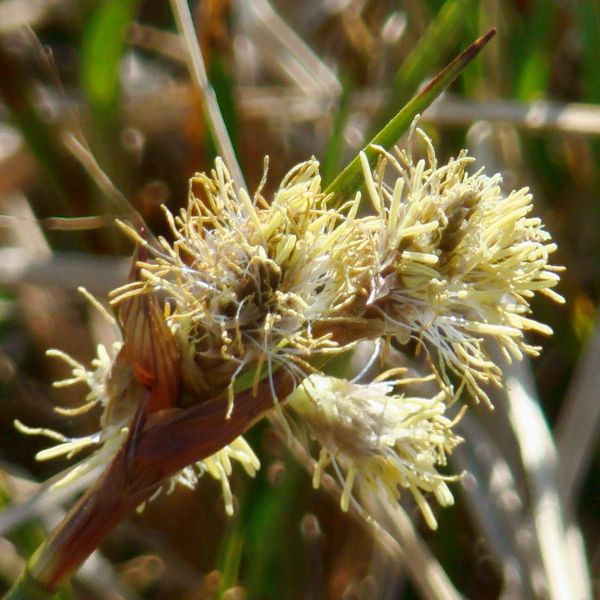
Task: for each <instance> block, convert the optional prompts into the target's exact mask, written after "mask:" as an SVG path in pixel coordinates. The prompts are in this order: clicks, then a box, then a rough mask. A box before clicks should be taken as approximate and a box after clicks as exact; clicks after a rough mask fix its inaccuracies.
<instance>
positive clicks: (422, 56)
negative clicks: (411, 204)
mask: <svg viewBox="0 0 600 600" xmlns="http://www.w3.org/2000/svg"><path fill="white" fill-rule="evenodd" d="M477 1H478V0H447V1H446V2H445V3H444V5H443V6H442V8H441V10H440V11H439V12H438V14H437V15H436V17H435V19H434V20H433V21H432V22H431V23H430V24H429V26H428V27H427V30H426V31H425V33H424V34H423V35H422V36H421V38H420V39H419V41H418V42H417V43H416V44H415V46H414V48H413V49H412V50H411V51H410V54H409V55H408V56H407V57H406V59H405V60H404V62H403V63H402V64H401V65H400V68H399V69H398V70H397V71H396V73H395V75H394V79H393V81H392V85H391V89H390V91H389V96H388V101H387V102H386V103H385V104H384V105H383V106H382V108H381V109H380V110H379V112H378V114H377V116H376V117H375V118H374V119H373V128H374V129H373V130H372V133H373V134H374V133H375V132H376V131H378V130H379V129H381V128H382V127H383V126H384V125H385V124H386V123H387V122H388V121H389V120H390V119H391V118H392V117H393V116H394V113H395V112H396V107H397V106H400V105H403V104H405V103H406V102H408V100H410V98H411V96H412V95H413V94H414V93H415V92H416V91H417V89H418V87H419V84H420V83H421V82H422V81H423V80H424V79H425V78H426V77H427V75H428V74H429V73H430V72H431V69H432V68H434V66H435V64H436V62H437V61H438V60H439V58H440V56H441V55H442V54H443V53H445V52H448V51H449V50H451V49H452V47H453V46H454V44H456V43H457V42H458V38H459V36H460V34H461V33H462V32H463V31H464V28H465V22H466V18H465V16H466V15H468V14H469V13H470V12H471V11H473V10H474V8H475V6H476V5H477Z"/></svg>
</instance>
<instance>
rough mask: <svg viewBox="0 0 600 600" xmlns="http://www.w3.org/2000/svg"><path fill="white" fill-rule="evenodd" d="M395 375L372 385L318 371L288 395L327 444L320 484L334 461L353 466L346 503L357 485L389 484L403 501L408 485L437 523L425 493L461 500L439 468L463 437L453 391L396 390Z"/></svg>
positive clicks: (365, 488) (442, 500)
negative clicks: (453, 410)
mask: <svg viewBox="0 0 600 600" xmlns="http://www.w3.org/2000/svg"><path fill="white" fill-rule="evenodd" d="M393 384H394V382H379V383H371V384H367V385H361V384H355V383H350V382H349V381H346V380H344V379H336V378H334V377H324V376H321V375H312V376H311V377H309V378H307V379H306V380H305V381H304V383H303V384H302V386H300V387H298V388H297V389H296V390H295V391H294V393H293V394H292V395H291V396H290V398H289V400H288V402H289V404H290V406H291V407H292V408H293V409H294V411H295V412H297V413H298V414H299V415H300V416H301V417H302V419H303V421H304V422H305V423H306V424H307V425H308V427H309V429H310V431H311V433H312V434H313V435H314V437H315V438H316V439H317V440H318V441H319V442H320V444H321V446H322V449H321V454H320V457H319V462H318V464H317V468H316V470H315V474H314V479H313V483H314V485H315V487H317V486H318V485H319V481H320V477H321V472H322V471H323V469H324V468H325V467H326V466H328V465H329V464H330V463H333V464H334V466H335V467H336V469H340V468H341V469H342V470H343V471H344V472H345V480H344V491H343V494H342V498H341V504H342V509H343V510H347V509H348V504H349V500H350V498H351V497H352V490H353V488H354V485H355V484H357V485H358V487H359V489H360V491H361V492H363V493H368V492H371V493H378V492H379V491H381V490H384V491H385V493H386V495H387V496H388V498H389V499H390V500H391V501H392V502H395V501H396V500H397V499H398V498H399V496H400V492H401V490H402V489H407V490H409V491H410V492H411V493H412V495H413V496H414V498H415V500H416V502H417V504H418V506H419V508H420V509H421V512H422V513H423V516H424V517H425V519H426V521H427V524H428V525H429V526H430V527H432V528H433V529H435V528H436V527H437V522H436V520H435V517H434V515H433V512H432V510H431V508H430V506H429V504H428V503H427V500H426V499H425V496H424V495H423V492H431V493H433V495H434V496H435V498H436V500H437V501H438V503H439V504H440V505H441V506H448V505H450V504H452V503H453V498H452V494H451V493H450V490H449V488H448V485H447V481H449V480H454V479H456V478H455V477H447V476H444V475H441V474H440V473H439V472H438V468H439V467H443V466H445V465H446V455H447V454H448V453H450V452H451V451H452V449H453V448H454V447H455V446H456V445H457V444H459V443H460V442H461V441H462V440H461V438H459V437H458V436H457V435H455V434H454V433H453V432H452V429H451V428H452V425H453V423H454V421H452V420H451V419H449V418H448V417H446V416H445V412H446V404H445V403H444V398H445V394H444V393H439V394H437V395H436V396H434V397H433V398H421V397H414V396H405V395H398V394H394V393H393V389H394V385H393Z"/></svg>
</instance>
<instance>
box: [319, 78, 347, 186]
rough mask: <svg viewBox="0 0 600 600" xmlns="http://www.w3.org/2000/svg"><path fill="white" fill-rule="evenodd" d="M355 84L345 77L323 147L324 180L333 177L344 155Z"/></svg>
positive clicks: (322, 171)
mask: <svg viewBox="0 0 600 600" xmlns="http://www.w3.org/2000/svg"><path fill="white" fill-rule="evenodd" d="M353 89H354V85H353V83H352V81H351V77H350V76H349V75H348V76H347V77H345V78H343V83H342V95H341V97H340V101H339V104H338V107H337V111H336V114H335V118H334V121H333V125H332V128H331V134H330V135H329V139H328V140H327V143H326V144H325V148H324V149H323V158H322V160H321V177H322V178H323V181H324V182H329V181H331V180H332V179H333V175H334V173H335V172H336V170H337V169H338V167H339V165H340V156H341V155H342V146H343V141H344V127H345V125H346V123H347V121H348V113H349V109H350V97H351V96H352V90H353Z"/></svg>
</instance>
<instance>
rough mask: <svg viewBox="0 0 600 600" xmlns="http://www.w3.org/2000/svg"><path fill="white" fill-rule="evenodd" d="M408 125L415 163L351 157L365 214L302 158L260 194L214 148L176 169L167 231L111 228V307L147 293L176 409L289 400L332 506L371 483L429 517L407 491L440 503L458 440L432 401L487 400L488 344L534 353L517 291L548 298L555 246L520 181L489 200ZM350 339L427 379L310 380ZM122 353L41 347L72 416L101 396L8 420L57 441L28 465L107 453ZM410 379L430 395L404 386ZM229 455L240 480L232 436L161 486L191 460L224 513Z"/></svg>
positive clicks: (531, 326)
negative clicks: (74, 396) (286, 388)
mask: <svg viewBox="0 0 600 600" xmlns="http://www.w3.org/2000/svg"><path fill="white" fill-rule="evenodd" d="M416 133H417V135H418V136H419V138H420V139H421V140H422V141H423V142H424V146H425V158H422V159H419V160H415V159H414V158H413V156H412V153H411V152H410V151H407V150H400V149H396V150H395V152H394V153H390V152H387V151H386V150H384V149H383V148H377V147H376V148H374V150H375V151H376V152H377V153H378V160H377V163H376V165H375V167H374V168H373V169H371V168H370V166H369V163H368V161H367V158H366V156H365V155H364V154H361V157H360V158H361V164H362V175H363V183H364V189H365V190H366V197H367V199H368V201H369V202H370V204H371V208H372V210H371V211H370V212H369V214H367V215H366V216H363V215H364V213H365V212H366V211H364V210H363V209H364V206H363V203H362V202H361V194H360V193H357V194H356V196H355V197H353V198H351V199H346V200H345V202H344V203H340V202H339V200H338V199H337V198H335V197H334V196H333V195H332V194H326V193H324V192H323V191H322V189H321V178H320V175H319V165H318V163H317V161H315V160H314V159H312V160H309V161H307V162H305V163H302V164H300V165H298V166H296V167H295V168H293V169H292V170H291V171H290V172H289V173H288V174H287V175H286V176H285V177H284V179H283V181H282V183H281V185H280V186H279V189H278V190H277V191H276V192H275V194H274V195H273V198H272V200H270V201H269V200H267V199H266V198H265V197H264V196H263V193H262V189H263V187H264V183H265V180H264V179H263V182H261V185H260V186H259V189H258V190H257V192H256V193H255V194H254V195H253V196H252V197H250V195H249V194H248V193H247V192H246V190H244V189H237V188H236V186H235V185H234V183H233V181H232V179H231V177H230V176H229V173H228V171H227V169H226V167H225V165H224V164H223V161H222V160H221V159H220V158H218V159H217V160H216V163H215V167H214V169H213V170H212V171H211V173H210V174H200V175H196V176H195V177H193V178H192V180H191V182H190V198H189V203H188V205H187V207H186V208H185V209H184V210H182V211H181V212H180V213H179V214H177V215H173V214H171V213H170V212H169V211H168V210H167V209H165V214H166V218H167V221H168V223H169V224H170V228H171V232H172V237H173V241H167V240H166V239H161V240H160V247H158V248H156V247H150V246H149V245H148V243H147V242H146V241H145V240H144V239H142V237H141V236H140V235H139V234H138V233H136V232H134V231H133V230H132V229H131V228H128V227H126V229H127V231H128V232H129V234H130V235H131V236H132V237H133V238H134V240H135V241H136V242H137V243H138V244H139V245H140V246H144V247H145V248H146V249H147V256H146V257H145V258H144V259H143V260H139V261H138V262H137V265H136V269H135V272H136V277H135V280H134V281H131V282H130V283H129V284H127V285H126V286H123V287H122V288H119V289H117V290H115V292H113V294H112V303H113V305H115V306H116V307H122V306H124V305H125V304H126V303H127V302H131V301H132V300H136V299H140V298H153V299H156V300H157V302H158V303H159V305H160V319H162V321H164V324H166V329H165V331H168V335H170V336H172V338H173V340H174V342H173V343H174V345H175V346H174V347H176V349H177V352H176V353H173V352H171V354H170V355H171V356H173V357H175V358H173V360H175V361H176V370H177V378H178V380H179V385H178V387H177V393H176V398H175V405H176V406H190V405H193V404H195V403H200V402H203V401H205V400H208V399H211V398H215V397H217V396H219V395H220V394H224V396H223V397H224V402H227V403H228V416H227V418H230V417H231V416H232V415H234V414H235V410H236V405H235V397H236V394H237V393H238V392H240V391H242V390H248V389H253V390H255V391H256V390H257V387H258V382H259V381H261V380H263V379H268V380H269V381H270V382H271V386H270V387H271V394H272V396H273V405H274V406H275V407H276V408H277V410H279V411H282V412H283V411H287V410H288V406H289V407H290V408H291V409H292V410H293V414H294V415H295V420H296V421H300V422H301V423H303V424H304V425H305V426H306V427H307V429H308V430H309V432H310V434H311V436H312V437H313V438H314V439H315V440H316V441H317V442H318V444H319V445H320V447H321V451H320V456H319V459H318V462H317V467H316V471H315V474H314V483H315V485H318V484H319V482H320V477H321V473H322V472H323V470H324V469H326V468H329V467H331V468H332V469H333V470H334V474H337V476H338V478H339V479H340V483H341V484H342V486H343V494H342V499H341V504H342V508H343V509H347V508H348V506H349V502H350V501H351V500H353V501H354V499H355V498H356V500H360V498H361V497H362V496H363V495H364V494H369V493H379V491H381V490H383V491H384V492H385V496H386V497H387V498H389V499H390V500H391V501H396V500H397V499H398V498H399V496H400V492H401V490H404V489H406V490H409V491H410V493H411V494H412V496H413V497H414V499H415V501H416V503H417V504H418V506H419V508H420V509H421V512H422V514H423V515H424V517H425V519H426V521H427V523H428V524H429V525H430V526H431V527H433V528H434V527H436V520H435V517H434V515H433V512H432V510H431V508H430V506H429V504H428V501H427V498H426V496H425V494H426V493H431V494H432V495H433V497H435V499H436V500H437V502H438V503H439V504H440V505H442V506H446V505H449V504H451V503H452V501H453V499H452V494H451V492H450V489H449V487H448V485H447V484H448V482H450V481H452V480H454V479H455V478H456V477H452V476H448V475H443V474H441V473H440V468H444V467H445V465H446V457H447V455H448V454H450V453H451V452H452V449H453V448H454V447H456V445H457V444H459V443H460V442H461V441H462V440H461V438H460V437H458V436H457V435H456V434H455V433H453V431H452V427H453V425H454V424H455V423H456V421H457V420H458V418H459V417H460V414H461V411H458V414H459V416H458V417H454V418H450V417H448V416H447V410H448V408H449V406H450V405H452V404H453V403H454V402H455V401H456V398H457V397H458V396H459V395H460V393H461V392H462V391H463V390H466V391H467V392H468V393H469V394H470V396H471V397H472V398H474V399H475V400H476V401H477V400H484V401H485V402H488V403H489V398H488V394H487V393H486V390H485V388H486V386H488V385H489V384H493V385H502V371H501V369H500V368H499V366H498V365H497V364H496V363H495V362H494V360H493V359H492V358H491V357H490V354H489V353H488V350H487V346H488V344H489V342H490V340H494V341H495V343H496V344H497V345H499V347H500V349H501V350H502V352H503V353H504V355H505V356H506V358H507V359H509V360H510V359H512V358H516V359H520V358H522V356H523V354H530V355H536V354H537V353H538V352H539V348H538V347H536V346H532V345H530V344H529V343H528V342H527V341H526V340H525V337H524V333H525V332H526V331H527V330H531V331H534V332H537V333H542V334H549V333H551V330H550V329H549V328H548V327H547V326H546V325H543V324H541V323H538V322H536V321H534V320H533V319H532V318H531V317H530V311H531V309H530V304H529V303H530V301H531V299H532V297H533V296H534V294H535V293H536V292H540V293H542V294H545V295H546V296H549V297H550V298H551V299H553V300H555V301H559V302H562V301H563V300H562V298H561V296H559V295H558V294H557V293H556V292H555V291H554V290H553V288H554V287H555V286H556V284H557V283H558V274H557V272H558V271H559V270H560V269H559V268H558V267H555V266H552V265H550V264H549V255H550V254H551V253H552V252H554V250H555V249H556V246H555V244H553V243H552V242H551V240H550V235H549V234H548V233H547V232H546V231H545V229H544V228H543V225H542V223H541V221H540V219H538V218H535V217H531V216H529V213H530V211H531V209H532V197H531V194H530V193H529V192H528V190H527V189H521V190H518V191H514V192H511V193H510V194H508V195H505V194H504V193H503V192H502V190H501V187H500V183H501V180H500V176H499V175H495V176H493V177H488V176H487V175H485V174H484V172H483V170H482V169H480V170H478V171H475V172H473V173H469V172H468V171H467V168H468V167H469V166H470V165H471V163H472V162H473V159H472V158H470V157H468V156H467V153H466V152H461V153H460V154H459V156H458V157H457V158H454V159H451V160H450V161H449V162H448V163H447V164H445V165H441V166H440V165H439V164H438V162H437V159H436V156H435V153H434V150H433V147H432V145H431V142H430V140H429V139H428V138H427V136H426V135H425V134H424V133H423V132H421V131H420V130H418V129H417V130H416ZM265 177H266V175H265ZM115 325H116V321H115ZM121 329H122V331H126V330H127V328H126V327H122V328H121ZM365 340H367V341H371V342H372V346H373V348H375V350H374V351H377V352H379V351H380V350H381V349H382V348H385V347H386V345H389V344H392V345H394V346H395V347H396V348H398V347H404V348H405V349H409V348H410V349H411V351H413V352H415V351H416V352H420V353H421V355H422V357H423V361H422V363H423V364H422V368H423V369H426V370H428V371H429V373H424V374H423V377H422V378H420V379H415V378H412V379H411V378H408V377H405V376H404V374H403V372H402V371H399V370H396V371H395V372H394V373H393V375H391V376H388V377H385V378H383V379H375V380H373V381H371V382H370V383H364V384H363V383H360V384H359V383H354V382H352V381H348V380H345V379H339V378H335V377H331V376H329V375H327V360H328V359H329V358H330V357H331V356H333V355H338V354H343V353H347V352H350V351H352V350H353V348H354V347H355V346H356V345H357V344H358V343H359V342H364V341H365ZM382 341H383V342H385V343H383V344H382V343H380V342H382ZM125 342H126V340H125ZM122 352H123V344H122V343H121V342H117V343H115V345H114V346H113V347H112V348H111V349H108V350H107V349H106V348H104V347H103V346H100V347H99V349H98V357H97V359H96V360H95V361H93V363H92V366H91V369H89V370H88V369H86V368H85V367H84V366H83V365H80V364H79V363H77V362H75V361H74V360H73V359H71V358H70V357H68V356H66V355H64V354H62V353H57V352H55V351H54V352H53V354H55V355H58V356H60V357H62V358H63V359H64V360H66V361H67V363H68V364H69V365H70V367H71V368H72V373H73V375H72V377H71V378H70V379H69V380H66V381H64V382H60V383H59V384H58V385H67V384H74V383H84V384H85V385H87V387H88V388H89V394H88V397H87V400H86V404H85V405H84V406H83V407H82V408H81V410H80V412H83V411H85V410H88V409H89V408H91V407H92V406H95V405H97V404H99V405H101V406H102V407H103V409H104V417H103V419H102V421H101V429H100V431H99V432H98V433H97V434H95V435H93V436H88V437H85V438H80V439H79V438H78V439H67V438H66V437H64V436H61V435H60V434H56V433H54V432H49V431H47V430H34V429H30V428H26V427H25V426H23V425H20V428H21V429H22V430H24V431H26V432H30V433H44V434H47V435H50V436H51V437H53V438H54V439H57V440H58V442H59V444H58V445H57V446H56V447H54V448H51V449H49V450H46V451H43V452H42V453H40V455H39V458H40V459H44V458H52V457H54V456H58V455H67V456H71V455H73V454H75V453H77V452H78V451H80V450H82V449H84V448H88V447H89V446H96V447H98V449H97V451H96V452H95V453H94V454H92V455H91V456H90V457H89V458H87V459H85V460H84V461H82V462H81V463H80V464H79V465H77V466H76V467H75V468H74V470H73V471H72V472H71V474H69V475H67V478H69V479H71V478H72V477H74V476H77V475H79V474H81V473H82V472H84V471H87V470H89V469H90V468H93V467H94V466H96V465H98V464H102V463H106V462H108V461H109V460H110V458H111V457H112V456H113V455H114V453H115V452H116V450H117V449H118V448H119V446H120V445H121V444H122V443H123V440H124V438H125V437H126V435H127V431H128V428H129V425H130V423H131V419H132V417H133V413H134V410H135V403H134V404H133V405H132V406H131V407H129V408H126V409H125V410H123V409H121V410H115V404H116V403H118V402H119V401H120V397H119V395H118V394H115V393H114V391H113V390H114V388H115V385H114V381H115V378H116V376H117V375H118V373H116V372H117V371H118V370H119V369H121V368H122V366H121V365H122V364H121V363H120V362H119V356H120V353H122ZM380 358H381V361H380V362H385V356H383V355H382V357H380ZM280 369H283V370H284V371H285V372H287V373H288V374H290V375H291V376H292V377H293V379H294V381H295V383H296V385H295V390H294V391H293V392H292V394H291V395H290V396H289V397H288V398H281V397H278V396H277V392H276V386H275V385H274V383H273V381H274V378H275V376H276V373H277V371H278V370H280ZM388 375H389V374H388ZM425 381H426V382H428V386H429V388H427V389H430V388H431V386H434V387H435V390H436V391H435V392H434V393H432V394H426V395H424V396H423V397H421V396H417V395H414V394H413V388H414V387H415V386H419V385H421V384H422V383H423V382H425ZM111 382H113V383H112V384H111ZM406 386H408V387H406ZM425 387H427V386H425ZM401 388H403V389H406V390H407V393H404V392H402V393H401V392H400V389H401ZM408 391H410V393H408ZM115 415H118V417H116V416H115ZM290 431H291V430H290ZM232 460H234V461H237V462H239V463H241V464H242V465H243V467H244V468H245V470H246V471H247V472H248V474H250V475H253V474H254V473H255V471H256V469H258V468H259V462H258V459H257V457H256V456H255V454H254V453H253V451H252V449H251V448H250V446H249V445H248V444H247V443H246V442H245V441H244V439H243V438H241V437H240V438H238V439H237V440H235V441H234V442H233V443H231V444H230V445H228V446H226V447H224V448H223V449H222V450H221V451H219V452H218V453H217V454H215V455H213V456H211V457H209V458H207V459H205V460H203V461H201V462H198V463H196V464H194V465H190V466H189V467H187V468H186V469H184V470H183V471H181V472H180V473H179V474H177V475H176V476H175V477H174V478H173V480H172V483H182V484H184V485H188V486H193V485H194V484H195V483H196V481H197V479H198V477H199V476H200V475H202V474H203V473H205V472H208V473H210V474H211V475H212V476H214V477H215V478H217V479H218V480H220V481H221V483H222V485H223V490H224V496H225V501H226V508H227V511H228V512H232V510H233V502H232V495H231V491H230V489H229V482H228V476H229V475H230V473H231V469H232Z"/></svg>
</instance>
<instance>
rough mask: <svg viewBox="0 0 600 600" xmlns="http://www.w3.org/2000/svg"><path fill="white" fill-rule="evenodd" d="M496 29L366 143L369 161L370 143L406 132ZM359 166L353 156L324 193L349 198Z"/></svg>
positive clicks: (357, 181)
mask: <svg viewBox="0 0 600 600" xmlns="http://www.w3.org/2000/svg"><path fill="white" fill-rule="evenodd" d="M495 33H496V30H495V29H490V31H488V32H487V33H486V34H485V35H483V36H482V37H480V38H479V39H477V40H475V41H474V42H473V43H472V44H471V45H470V46H469V47H468V48H467V49H466V50H464V51H463V52H462V53H461V54H459V55H458V56H457V57H456V58H455V59H454V60H453V61H452V62H451V63H450V64H449V65H447V66H446V67H445V68H444V69H443V70H442V71H440V72H439V73H438V74H437V75H436V76H435V77H434V79H433V80H432V81H431V82H430V83H429V84H428V85H427V86H426V87H425V88H424V89H423V90H422V91H420V92H419V93H418V94H417V95H416V96H414V97H413V99H412V100H410V102H408V103H407V104H406V105H405V106H404V108H402V109H401V110H400V112H398V113H397V114H396V116H395V117H394V118H393V119H392V120H391V121H390V122H389V123H388V124H387V125H386V126H385V127H384V128H383V129H382V130H381V131H380V132H379V133H378V134H377V135H376V136H375V137H374V138H373V139H372V140H371V141H370V142H369V144H367V146H365V148H364V149H363V151H364V152H365V154H366V155H367V159H368V161H369V164H371V165H372V164H374V162H375V160H376V158H377V153H376V152H375V151H374V150H373V148H371V145H372V144H376V145H379V146H383V147H384V148H390V147H391V146H393V145H394V144H395V143H396V142H397V141H398V139H399V138H400V137H401V136H402V135H403V134H404V133H405V132H406V130H407V129H408V128H409V127H410V124H411V123H412V122H413V120H414V118H415V117H416V116H417V115H418V114H420V113H422V112H423V111H424V110H425V109H426V108H427V107H428V106H429V105H430V104H431V103H432V102H433V101H434V100H435V99H436V98H437V97H438V96H439V95H440V94H441V93H442V92H443V91H444V90H445V89H446V88H447V87H448V86H449V85H450V84H451V83H452V82H453V81H454V80H455V79H456V78H457V77H458V75H459V74H460V72H461V71H462V70H463V69H464V68H465V67H466V66H467V65H468V64H469V63H470V62H471V61H472V60H473V59H474V58H475V57H476V56H477V55H478V54H479V52H480V51H481V50H482V48H483V47H484V46H485V45H486V44H487V43H488V42H489V41H490V39H491V38H492V37H493V36H494V34H495ZM360 181H361V167H360V160H359V157H358V156H356V158H354V160H353V161H352V162H351V163H350V164H349V165H348V166H347V167H346V168H345V169H344V170H343V171H342V172H341V173H340V174H339V175H338V176H337V177H336V178H335V179H334V181H333V182H332V183H331V184H330V185H329V186H328V187H327V189H326V192H327V193H334V194H335V195H336V197H337V198H338V200H341V199H344V198H348V197H349V196H351V195H352V194H354V193H355V192H356V190H357V189H358V188H359V187H360Z"/></svg>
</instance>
